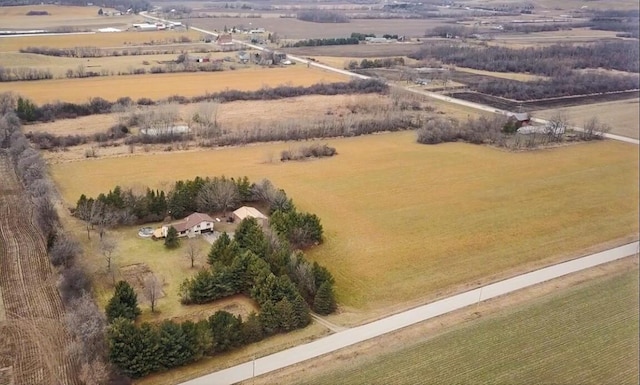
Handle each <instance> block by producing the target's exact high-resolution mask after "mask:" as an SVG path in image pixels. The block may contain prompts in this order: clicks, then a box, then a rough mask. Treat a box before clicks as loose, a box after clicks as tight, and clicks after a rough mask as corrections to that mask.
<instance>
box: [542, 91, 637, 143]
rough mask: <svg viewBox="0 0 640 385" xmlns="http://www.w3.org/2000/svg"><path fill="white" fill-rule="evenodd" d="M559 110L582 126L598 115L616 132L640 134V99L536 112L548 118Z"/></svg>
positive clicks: (626, 134)
mask: <svg viewBox="0 0 640 385" xmlns="http://www.w3.org/2000/svg"><path fill="white" fill-rule="evenodd" d="M558 112H560V113H563V114H565V115H566V116H567V117H568V118H569V120H570V121H571V122H572V124H574V125H577V126H582V125H583V124H584V123H585V122H586V121H587V120H589V119H591V118H592V117H597V118H598V119H599V120H600V122H602V123H606V124H608V125H610V126H611V132H612V133H614V134H618V135H622V136H628V137H631V138H636V139H638V137H639V136H640V135H639V133H638V127H640V118H639V115H640V107H639V106H638V99H633V100H622V101H616V102H607V103H597V104H587V105H584V106H575V107H565V108H562V109H560V110H557V109H554V110H542V111H536V113H535V114H536V116H538V115H539V116H540V117H542V118H547V119H548V118H551V117H553V115H555V114H557V113H558Z"/></svg>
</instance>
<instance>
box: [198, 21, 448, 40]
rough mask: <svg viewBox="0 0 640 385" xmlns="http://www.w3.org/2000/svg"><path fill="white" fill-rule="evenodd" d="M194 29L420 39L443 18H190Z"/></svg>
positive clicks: (298, 36) (285, 35) (288, 35)
mask: <svg viewBox="0 0 640 385" xmlns="http://www.w3.org/2000/svg"><path fill="white" fill-rule="evenodd" d="M189 23H190V24H191V25H193V26H194V27H199V28H203V29H205V30H209V31H213V30H219V31H222V30H223V29H224V26H225V25H226V26H227V27H229V28H231V26H241V25H244V26H248V25H252V26H253V27H254V28H264V29H266V30H267V31H270V32H276V33H277V34H278V35H280V37H281V38H282V39H311V38H314V39H315V38H331V37H349V36H351V33H352V32H361V33H375V34H377V35H383V34H385V33H388V34H397V35H404V36H407V37H414V36H417V37H423V36H424V33H425V31H426V30H427V29H428V28H433V27H437V26H442V25H446V24H447V20H444V19H426V20H425V19H423V20H420V19H417V20H416V19H409V20H402V19H353V20H351V21H350V22H349V23H331V24H326V23H312V22H308V21H302V20H298V19H293V18H258V19H256V18H227V17H224V18H223V17H221V18H208V19H204V18H203V19H200V18H197V19H190V20H189Z"/></svg>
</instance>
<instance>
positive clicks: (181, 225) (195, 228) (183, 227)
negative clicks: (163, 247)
mask: <svg viewBox="0 0 640 385" xmlns="http://www.w3.org/2000/svg"><path fill="white" fill-rule="evenodd" d="M171 226H173V227H174V228H175V229H176V230H177V231H178V236H179V237H189V238H193V237H195V236H196V235H198V234H202V233H210V232H212V231H213V219H212V218H211V217H210V216H208V215H207V214H202V213H193V214H191V215H189V216H188V217H186V218H185V219H183V220H182V221H180V222H175V223H170V224H166V225H163V226H162V228H161V229H160V234H159V235H160V237H159V238H164V237H166V236H167V232H168V231H169V227H171ZM154 235H155V234H154Z"/></svg>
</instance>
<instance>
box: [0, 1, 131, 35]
mask: <svg viewBox="0 0 640 385" xmlns="http://www.w3.org/2000/svg"><path fill="white" fill-rule="evenodd" d="M99 9H100V7H97V6H89V7H74V6H60V5H50V4H42V5H25V6H17V7H2V8H0V25H2V28H3V29H7V30H12V29H16V30H21V29H22V30H24V29H49V28H54V27H60V26H68V27H74V28H102V27H106V26H114V27H116V26H120V27H122V26H130V25H131V23H134V22H135V20H142V18H141V17H139V16H136V15H123V16H113V17H106V16H99V15H98V10H99ZM103 10H105V11H113V10H112V9H108V8H104V9H103ZM29 11H47V12H49V15H45V16H27V12H29Z"/></svg>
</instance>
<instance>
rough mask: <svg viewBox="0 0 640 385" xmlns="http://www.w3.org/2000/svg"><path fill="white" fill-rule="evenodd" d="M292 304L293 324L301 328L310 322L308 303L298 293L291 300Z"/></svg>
mask: <svg viewBox="0 0 640 385" xmlns="http://www.w3.org/2000/svg"><path fill="white" fill-rule="evenodd" d="M291 305H292V306H293V324H294V328H303V327H305V326H307V325H309V324H310V323H311V314H310V313H309V305H307V303H306V302H305V301H304V298H302V296H300V295H298V296H296V298H295V299H294V300H293V302H291Z"/></svg>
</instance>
